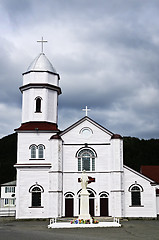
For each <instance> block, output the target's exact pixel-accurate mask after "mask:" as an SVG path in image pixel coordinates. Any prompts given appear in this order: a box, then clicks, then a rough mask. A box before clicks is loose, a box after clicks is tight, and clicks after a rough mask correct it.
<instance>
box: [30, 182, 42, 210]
mask: <svg viewBox="0 0 159 240" xmlns="http://www.w3.org/2000/svg"><path fill="white" fill-rule="evenodd" d="M29 192H30V193H31V195H32V196H31V206H32V207H41V193H42V192H44V190H43V188H42V187H41V186H40V185H38V184H36V185H33V186H32V187H31V188H30V190H29Z"/></svg>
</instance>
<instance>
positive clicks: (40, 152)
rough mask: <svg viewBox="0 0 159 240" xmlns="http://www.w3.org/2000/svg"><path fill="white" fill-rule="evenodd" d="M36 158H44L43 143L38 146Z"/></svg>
mask: <svg viewBox="0 0 159 240" xmlns="http://www.w3.org/2000/svg"><path fill="white" fill-rule="evenodd" d="M38 158H44V146H43V145H39V146H38Z"/></svg>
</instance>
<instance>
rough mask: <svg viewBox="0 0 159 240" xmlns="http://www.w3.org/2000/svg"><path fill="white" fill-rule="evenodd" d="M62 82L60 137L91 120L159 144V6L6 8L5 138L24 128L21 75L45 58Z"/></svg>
mask: <svg viewBox="0 0 159 240" xmlns="http://www.w3.org/2000/svg"><path fill="white" fill-rule="evenodd" d="M42 36H43V37H44V39H47V40H48V43H47V44H45V46H44V52H45V54H46V56H47V57H48V59H49V60H50V61H51V62H52V64H53V66H54V68H55V69H56V70H57V72H58V73H59V74H60V76H61V80H60V86H61V88H62V92H63V94H62V95H60V97H59V127H60V129H61V130H63V129H64V128H66V127H68V126H69V125H70V124H73V123H74V122H75V121H77V120H79V119H80V118H82V117H83V116H84V112H83V111H82V110H81V109H82V108H84V107H85V106H86V105H87V106H88V107H89V108H91V112H89V117H91V118H92V119H93V120H95V121H96V122H98V123H99V124H101V125H103V126H104V127H106V128H107V129H109V130H110V131H112V132H114V133H119V134H121V135H123V136H135V137H139V138H145V139H147V138H159V100H158V95H159V1H158V0H156V1H155V0H151V1H150V0H129V1H128V0H111V1H110V0H98V1H97V0H45V1H44V0H20V1H19V0H0V46H1V52H0V86H1V87H0V137H3V136H5V135H8V134H10V133H12V132H13V131H14V129H15V128H17V127H19V126H20V123H21V93H20V91H19V89H18V88H19V87H20V86H21V85H22V75H21V74H22V73H23V72H25V71H26V69H27V67H28V66H29V65H30V63H31V62H32V61H33V59H34V58H35V57H36V56H37V55H38V54H39V53H40V45H39V44H38V43H37V42H36V41H37V40H39V39H41V37H42Z"/></svg>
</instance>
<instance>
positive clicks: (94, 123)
mask: <svg viewBox="0 0 159 240" xmlns="http://www.w3.org/2000/svg"><path fill="white" fill-rule="evenodd" d="M85 120H87V121H89V122H90V123H92V124H93V125H95V126H96V127H98V128H99V129H101V130H102V131H104V132H106V133H107V134H109V135H110V137H112V135H113V133H112V132H110V131H109V130H108V129H106V128H104V127H103V126H101V125H100V124H98V123H97V122H95V121H94V120H92V119H91V118H89V117H88V116H85V117H83V118H82V119H80V120H79V121H77V122H76V123H74V124H73V125H71V126H70V127H68V128H66V129H65V130H64V131H63V132H62V133H61V136H62V135H64V134H65V133H67V132H69V131H70V130H71V129H73V128H75V127H77V126H78V125H79V124H81V123H82V122H84V121H85Z"/></svg>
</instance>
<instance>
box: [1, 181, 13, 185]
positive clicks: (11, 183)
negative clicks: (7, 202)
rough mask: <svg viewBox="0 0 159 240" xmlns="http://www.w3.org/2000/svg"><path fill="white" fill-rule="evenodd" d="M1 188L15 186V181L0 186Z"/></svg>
mask: <svg viewBox="0 0 159 240" xmlns="http://www.w3.org/2000/svg"><path fill="white" fill-rule="evenodd" d="M1 186H16V181H12V182H7V183H3V184H1Z"/></svg>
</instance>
